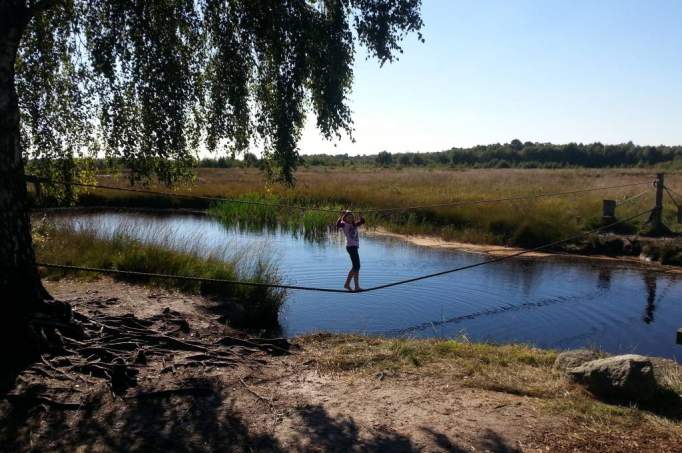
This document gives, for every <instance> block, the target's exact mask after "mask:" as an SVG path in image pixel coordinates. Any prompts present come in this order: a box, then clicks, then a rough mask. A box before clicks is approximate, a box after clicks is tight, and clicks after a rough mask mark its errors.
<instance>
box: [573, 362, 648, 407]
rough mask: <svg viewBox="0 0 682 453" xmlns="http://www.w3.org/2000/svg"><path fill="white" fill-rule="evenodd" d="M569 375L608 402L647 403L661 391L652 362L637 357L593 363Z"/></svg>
mask: <svg viewBox="0 0 682 453" xmlns="http://www.w3.org/2000/svg"><path fill="white" fill-rule="evenodd" d="M568 375H569V376H570V377H571V378H572V379H573V380H574V381H575V382H578V383H580V384H582V385H584V386H585V387H587V389H588V390H590V391H591V392H592V393H594V394H595V395H598V396H600V397H603V398H607V399H618V400H627V401H633V402H640V401H647V400H649V399H651V397H652V396H654V394H655V393H656V390H657V388H658V386H657V384H656V378H655V376H654V367H653V365H652V363H651V360H649V358H648V357H644V356H641V355H635V354H626V355H619V356H614V357H607V358H604V359H598V360H593V361H591V362H587V363H584V364H583V365H580V366H579V367H576V368H571V369H569V370H568Z"/></svg>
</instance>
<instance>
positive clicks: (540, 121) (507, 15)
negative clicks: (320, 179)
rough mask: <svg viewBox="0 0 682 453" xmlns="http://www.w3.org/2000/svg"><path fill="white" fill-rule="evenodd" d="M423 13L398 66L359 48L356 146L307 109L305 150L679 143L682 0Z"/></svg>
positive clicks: (465, 2)
mask: <svg viewBox="0 0 682 453" xmlns="http://www.w3.org/2000/svg"><path fill="white" fill-rule="evenodd" d="M422 18H423V20H424V23H425V26H424V29H423V35H424V38H425V40H426V42H425V43H420V42H419V41H418V40H417V38H416V36H413V35H409V36H407V38H406V39H405V40H404V41H403V50H404V53H403V54H402V55H401V56H400V59H399V61H397V62H394V63H392V64H386V65H384V66H383V67H380V66H379V64H378V62H377V61H376V60H371V59H370V60H367V59H366V52H365V51H364V50H363V49H358V52H357V56H356V63H355V67H354V73H355V81H354V87H353V93H352V95H351V97H350V106H351V108H352V110H353V119H354V123H355V133H354V137H355V143H352V142H351V141H350V140H348V139H343V140H341V141H335V142H329V141H326V140H324V138H323V137H322V136H321V135H320V134H319V133H318V132H317V130H316V129H315V121H314V117H309V119H308V121H307V124H306V127H305V130H304V133H303V137H302V140H301V142H300V143H299V145H300V149H301V152H302V154H317V153H331V154H342V153H348V154H351V155H358V154H375V153H378V152H379V151H383V150H387V151H390V152H405V151H410V152H424V151H442V150H445V149H449V148H451V147H453V146H456V147H467V146H473V145H477V144H489V143H498V142H499V143H506V142H510V141H511V140H512V139H514V138H518V139H520V140H521V141H524V142H525V141H534V142H535V141H537V142H553V143H567V142H584V143H588V142H595V141H599V142H602V143H623V142H627V141H632V142H634V143H636V144H642V145H659V144H665V145H679V144H682V0H570V1H569V0H423V7H422Z"/></svg>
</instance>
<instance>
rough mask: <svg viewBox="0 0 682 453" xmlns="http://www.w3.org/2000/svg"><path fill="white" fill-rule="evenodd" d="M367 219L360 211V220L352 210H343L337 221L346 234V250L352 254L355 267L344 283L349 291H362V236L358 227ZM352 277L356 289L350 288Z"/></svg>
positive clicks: (338, 226)
mask: <svg viewBox="0 0 682 453" xmlns="http://www.w3.org/2000/svg"><path fill="white" fill-rule="evenodd" d="M364 223H365V219H364V217H362V213H360V220H358V221H357V222H356V221H355V216H353V213H352V212H351V211H341V216H340V217H339V219H338V220H337V221H336V228H343V233H344V234H345V235H346V251H348V254H349V255H350V260H351V262H352V263H353V267H352V268H351V270H350V272H348V278H346V284H345V285H343V287H344V288H346V289H347V290H348V291H362V288H360V255H359V254H358V247H359V246H360V238H359V236H358V227H359V226H360V225H364ZM351 278H352V279H353V280H354V282H355V290H352V289H351V288H350V280H351Z"/></svg>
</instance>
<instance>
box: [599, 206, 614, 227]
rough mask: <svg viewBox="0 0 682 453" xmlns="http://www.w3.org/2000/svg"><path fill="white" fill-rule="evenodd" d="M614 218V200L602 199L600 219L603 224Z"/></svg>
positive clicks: (610, 221)
mask: <svg viewBox="0 0 682 453" xmlns="http://www.w3.org/2000/svg"><path fill="white" fill-rule="evenodd" d="M615 220H616V200H603V201H602V215H601V221H602V223H603V224H605V225H606V224H609V223H613V222H614V221H615Z"/></svg>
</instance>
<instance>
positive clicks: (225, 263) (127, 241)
mask: <svg viewBox="0 0 682 453" xmlns="http://www.w3.org/2000/svg"><path fill="white" fill-rule="evenodd" d="M166 233H167V232H164V231H151V230H150V231H147V232H146V234H147V236H149V237H155V238H156V242H155V243H151V244H150V243H143V242H142V241H140V240H137V239H133V238H132V235H131V234H130V231H129V230H128V229H127V228H126V227H125V226H120V227H118V228H117V230H116V231H115V232H114V233H113V235H112V236H111V237H110V238H102V237H99V236H98V235H97V234H96V233H95V230H94V229H88V228H87V227H85V228H83V229H78V230H77V229H74V228H73V227H69V226H66V225H55V224H50V223H47V222H39V223H38V225H37V226H36V227H34V232H33V236H34V244H35V251H36V256H37V259H38V261H41V262H50V263H59V264H67V265H74V266H85V267H100V268H113V269H119V270H126V271H136V272H149V273H160V274H174V275H184V276H195V277H202V278H210V279H224V280H233V281H237V280H239V281H248V282H261V283H276V282H278V281H279V278H278V275H277V270H276V269H275V267H274V266H273V264H272V263H271V262H270V261H268V260H267V259H265V258H263V257H262V256H261V255H259V253H260V251H256V254H255V255H254V253H249V251H246V250H235V249H233V248H229V247H226V248H225V249H223V250H216V251H215V252H214V253H212V254H210V255H208V256H206V255H203V254H202V253H200V251H199V249H198V247H196V246H193V245H192V242H191V240H189V241H184V242H183V243H182V244H174V243H171V241H170V240H164V237H166V236H168V235H167V234H166ZM228 249H229V250H228ZM42 272H43V275H44V276H45V277H46V278H53V279H58V278H62V277H65V276H67V275H69V276H73V275H74V273H73V272H71V271H64V270H60V269H44V270H43V271H42ZM76 275H77V276H78V277H79V278H84V279H89V278H95V277H96V275H93V274H92V273H89V272H79V273H77V274H76ZM114 278H116V279H119V280H125V281H129V282H134V283H143V284H148V285H153V286H158V287H164V288H170V289H177V290H179V291H182V292H186V293H194V294H202V295H206V296H211V297H212V298H215V299H216V300H219V301H223V302H225V303H228V302H229V303H233V304H238V305H240V306H241V307H243V311H242V310H240V312H241V313H242V315H241V316H240V318H239V319H236V320H235V321H236V323H237V324H238V325H242V326H245V327H257V328H273V327H276V326H278V315H279V311H280V308H281V305H282V303H283V301H284V297H285V294H284V292H283V291H281V290H277V289H273V288H263V287H251V286H243V285H230V284H224V283H212V282H196V281H185V280H173V279H165V278H163V279H161V278H147V277H138V276H122V275H115V276H114Z"/></svg>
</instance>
